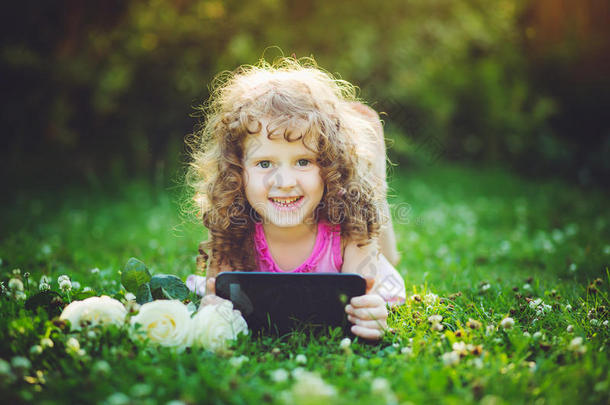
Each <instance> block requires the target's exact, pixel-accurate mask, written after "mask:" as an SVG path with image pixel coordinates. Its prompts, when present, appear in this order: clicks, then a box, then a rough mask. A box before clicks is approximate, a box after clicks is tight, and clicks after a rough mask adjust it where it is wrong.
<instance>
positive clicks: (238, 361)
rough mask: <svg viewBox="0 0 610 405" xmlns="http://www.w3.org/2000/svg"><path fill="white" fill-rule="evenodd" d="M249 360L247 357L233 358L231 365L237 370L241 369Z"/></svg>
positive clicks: (230, 361)
mask: <svg viewBox="0 0 610 405" xmlns="http://www.w3.org/2000/svg"><path fill="white" fill-rule="evenodd" d="M249 360H250V359H249V358H248V357H246V356H239V357H231V359H230V360H229V364H230V365H231V366H233V367H235V368H240V367H241V365H242V364H243V363H246V362H247V361H249Z"/></svg>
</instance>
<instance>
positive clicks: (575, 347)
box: [568, 336, 587, 354]
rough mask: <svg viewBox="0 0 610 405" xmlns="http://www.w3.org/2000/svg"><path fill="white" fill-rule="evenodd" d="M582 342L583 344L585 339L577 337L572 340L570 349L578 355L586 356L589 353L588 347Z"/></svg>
mask: <svg viewBox="0 0 610 405" xmlns="http://www.w3.org/2000/svg"><path fill="white" fill-rule="evenodd" d="M582 342H583V339H582V338H581V337H580V336H579V337H575V338H574V339H572V341H571V342H570V344H569V345H568V349H570V350H572V351H574V352H576V353H580V354H584V353H585V352H586V351H587V347H586V346H585V345H583V343H582Z"/></svg>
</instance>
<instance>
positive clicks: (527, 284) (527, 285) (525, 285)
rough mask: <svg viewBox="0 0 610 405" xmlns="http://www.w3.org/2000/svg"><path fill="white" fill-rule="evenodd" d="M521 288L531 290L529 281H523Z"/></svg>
mask: <svg viewBox="0 0 610 405" xmlns="http://www.w3.org/2000/svg"><path fill="white" fill-rule="evenodd" d="M523 289H524V290H531V289H532V286H531V285H530V284H529V283H525V284H523Z"/></svg>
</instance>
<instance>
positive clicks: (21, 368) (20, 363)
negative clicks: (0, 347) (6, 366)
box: [11, 356, 32, 374]
mask: <svg viewBox="0 0 610 405" xmlns="http://www.w3.org/2000/svg"><path fill="white" fill-rule="evenodd" d="M11 366H12V367H13V370H15V371H16V372H17V373H18V374H24V373H25V372H26V371H27V370H29V369H30V367H32V363H31V362H30V361H29V360H28V359H27V358H25V357H22V356H15V357H13V358H12V359H11Z"/></svg>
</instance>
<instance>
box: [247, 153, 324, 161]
mask: <svg viewBox="0 0 610 405" xmlns="http://www.w3.org/2000/svg"><path fill="white" fill-rule="evenodd" d="M275 157H276V156H271V155H257V154H256V153H255V154H253V155H250V156H246V160H273V159H274V158H275ZM294 158H295V159H305V158H307V159H313V160H315V159H316V155H315V154H314V153H311V152H309V153H301V154H298V155H296V156H295V157H294Z"/></svg>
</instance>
